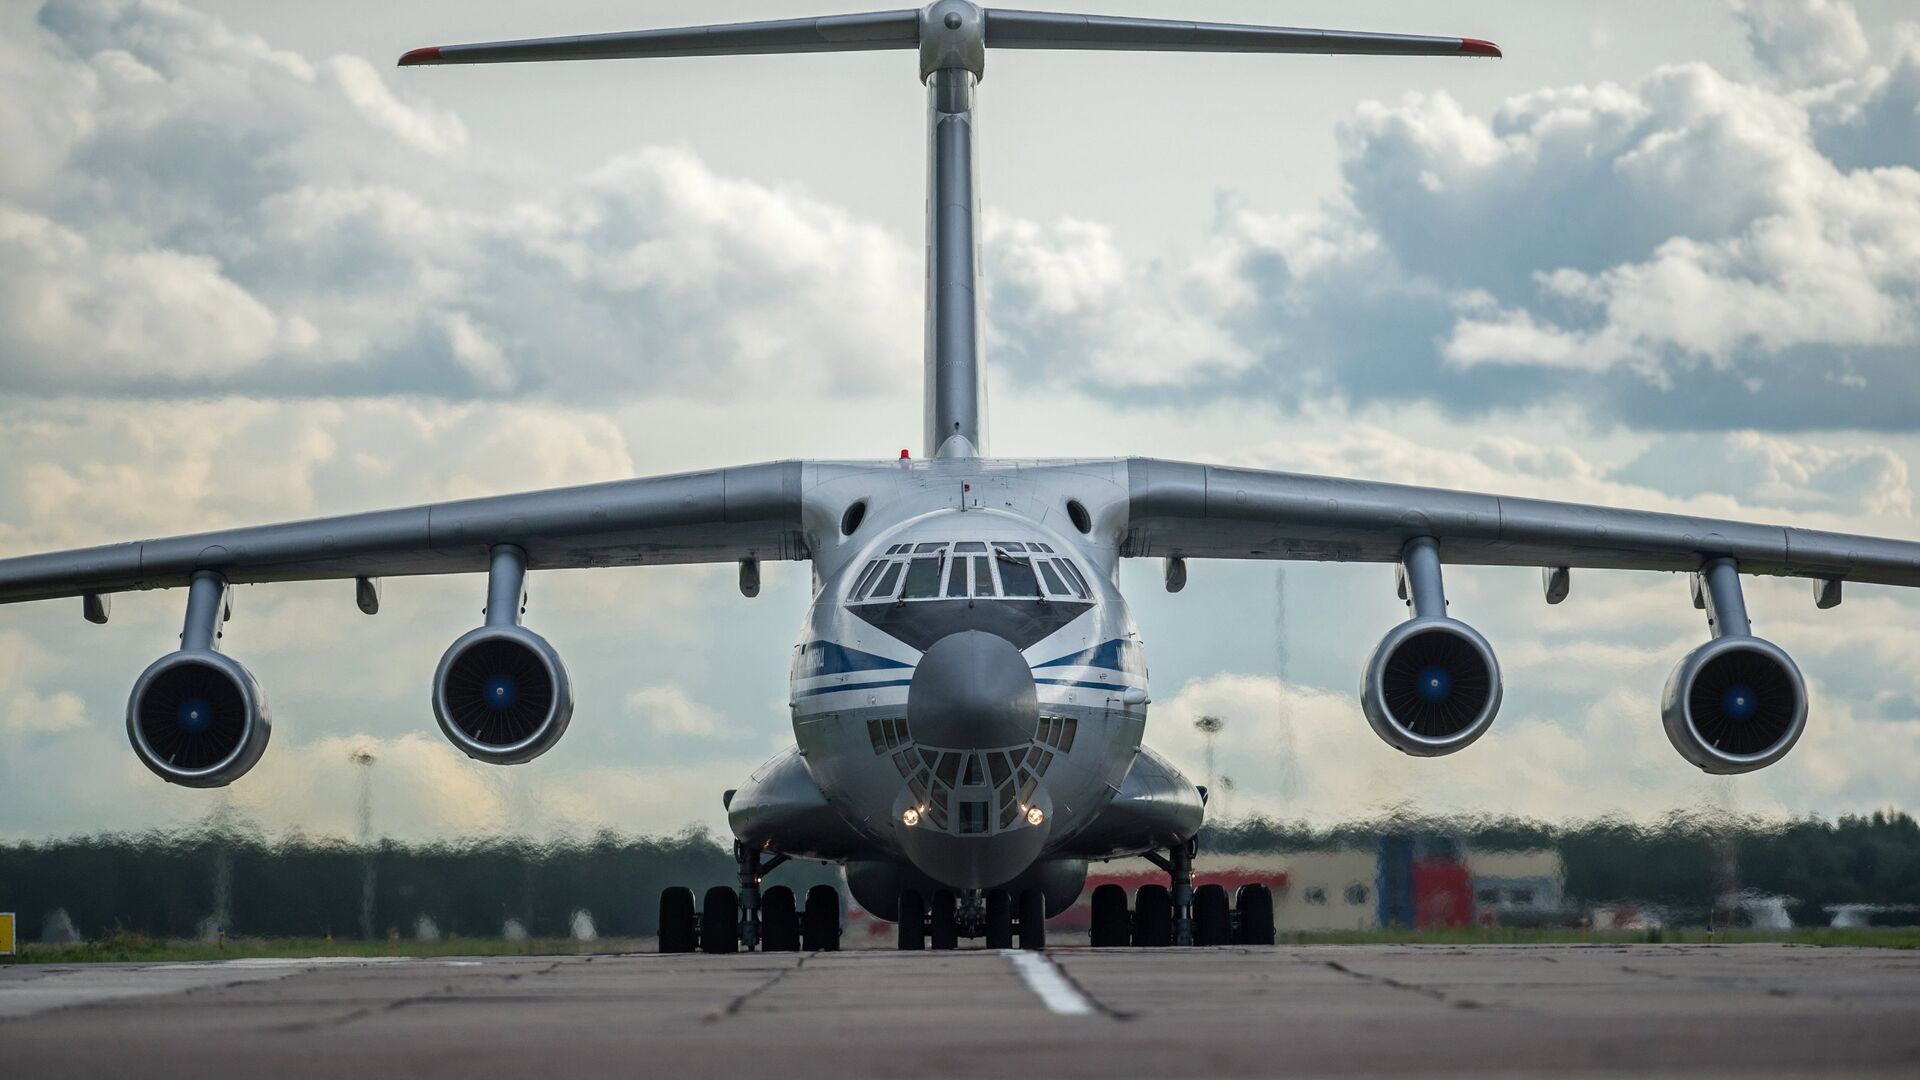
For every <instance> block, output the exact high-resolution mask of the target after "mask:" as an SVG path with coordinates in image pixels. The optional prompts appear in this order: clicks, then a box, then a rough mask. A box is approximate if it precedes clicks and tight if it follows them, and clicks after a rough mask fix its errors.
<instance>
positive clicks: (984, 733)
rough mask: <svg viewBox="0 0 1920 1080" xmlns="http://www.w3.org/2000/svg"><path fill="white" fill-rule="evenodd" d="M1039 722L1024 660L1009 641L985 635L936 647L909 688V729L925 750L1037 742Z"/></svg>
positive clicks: (951, 638)
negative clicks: (1037, 723) (1035, 732)
mask: <svg viewBox="0 0 1920 1080" xmlns="http://www.w3.org/2000/svg"><path fill="white" fill-rule="evenodd" d="M1039 718H1040V700H1039V698H1038V696H1037V695H1036V694H1035V692H1034V686H1033V670H1032V669H1031V668H1029V667H1028V666H1027V659H1026V657H1024V656H1022V655H1020V650H1019V649H1016V648H1014V647H1013V643H1012V642H1010V641H1008V640H1007V639H1006V638H1003V637H1000V636H999V635H997V634H989V633H986V632H985V631H981V630H963V631H961V632H960V633H957V634H949V635H948V636H946V637H944V638H941V639H940V640H939V641H936V642H934V643H933V647H932V648H930V649H928V650H927V651H926V652H925V653H924V654H922V656H921V657H920V664H919V666H918V667H916V668H914V672H913V682H912V683H911V684H910V685H909V686H908V687H907V728H908V730H909V731H910V732H911V734H912V737H913V741H914V742H916V743H919V744H920V745H922V746H938V747H945V748H951V749H955V750H972V749H980V748H984V747H996V746H1012V745H1014V744H1016V743H1023V742H1026V741H1027V740H1028V739H1031V738H1033V729H1034V724H1035V723H1036V722H1037V721H1038V720H1039Z"/></svg>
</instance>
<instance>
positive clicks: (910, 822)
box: [900, 806, 920, 829]
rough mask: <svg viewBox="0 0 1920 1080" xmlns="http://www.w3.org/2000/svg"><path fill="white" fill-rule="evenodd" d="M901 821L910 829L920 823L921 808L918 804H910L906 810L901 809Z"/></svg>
mask: <svg viewBox="0 0 1920 1080" xmlns="http://www.w3.org/2000/svg"><path fill="white" fill-rule="evenodd" d="M900 823H901V824H903V825H905V826H906V827H907V828H909V829H911V828H913V827H914V826H915V825H918V824H920V808H919V807H917V806H909V807H907V808H906V809H905V810H902V811H900Z"/></svg>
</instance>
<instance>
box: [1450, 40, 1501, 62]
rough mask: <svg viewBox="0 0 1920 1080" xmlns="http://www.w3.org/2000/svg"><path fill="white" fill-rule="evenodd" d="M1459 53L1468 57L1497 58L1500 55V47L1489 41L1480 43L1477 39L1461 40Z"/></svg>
mask: <svg viewBox="0 0 1920 1080" xmlns="http://www.w3.org/2000/svg"><path fill="white" fill-rule="evenodd" d="M1460 51H1461V52H1463V53H1465V54H1467V55H1468V56H1494V57H1497V56H1499V55H1500V46H1498V45H1495V44H1494V43H1493V42H1491V41H1481V40H1480V39H1479V38H1471V37H1470V38H1461V39H1460Z"/></svg>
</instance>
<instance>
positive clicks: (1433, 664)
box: [1360, 618, 1501, 757]
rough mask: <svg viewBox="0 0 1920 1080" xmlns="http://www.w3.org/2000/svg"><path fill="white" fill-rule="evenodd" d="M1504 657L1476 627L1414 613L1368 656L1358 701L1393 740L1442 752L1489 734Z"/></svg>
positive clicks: (1412, 749) (1405, 747)
mask: <svg viewBox="0 0 1920 1080" xmlns="http://www.w3.org/2000/svg"><path fill="white" fill-rule="evenodd" d="M1500 695H1501V683H1500V663H1499V661H1498V660H1497V659H1495V657H1494V655H1493V648H1492V646H1490V645H1488V644H1487V641H1486V639H1485V638H1483V637H1481V636H1480V635H1479V633H1478V632H1476V631H1475V630H1474V629H1473V628H1472V627H1470V626H1468V625H1467V624H1465V623H1462V622H1457V621H1455V620H1453V619H1432V618H1428V619H1414V620H1411V621H1409V622H1404V623H1401V624H1400V625H1399V626H1396V627H1394V628H1393V630H1392V631H1390V632H1389V633H1388V634H1387V636H1386V637H1385V638H1383V639H1382V640H1381V642H1380V644H1379V646H1378V647H1377V648H1375V649H1374V651H1373V656H1372V657H1371V658H1370V659H1369V660H1368V661H1367V668H1366V676H1365V682H1364V683H1363V685H1362V687H1361V693H1360V705H1361V708H1362V710H1363V711H1364V712H1365V713H1366V714H1367V723H1369V724H1370V725H1372V727H1373V730H1374V732H1375V734H1377V735H1379V736H1380V738H1382V739H1383V740H1385V741H1386V743H1387V745H1388V746H1391V747H1393V748H1394V749H1396V750H1399V751H1401V752H1403V753H1407V754H1412V755H1414V756H1416V757H1438V756H1439V755H1441V754H1451V753H1453V752H1454V751H1456V750H1459V749H1462V748H1464V747H1465V746H1467V745H1468V744H1470V743H1472V742H1473V741H1474V740H1475V739H1478V738H1479V737H1480V736H1482V735H1484V734H1486V731H1487V728H1488V727H1489V726H1491V725H1492V724H1493V718H1494V715H1495V714H1496V713H1498V712H1499V711H1500Z"/></svg>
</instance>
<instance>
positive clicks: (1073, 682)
mask: <svg viewBox="0 0 1920 1080" xmlns="http://www.w3.org/2000/svg"><path fill="white" fill-rule="evenodd" d="M1033 681H1034V682H1037V683H1039V684H1040V685H1042V686H1078V687H1082V688H1084V689H1087V690H1131V689H1133V687H1131V686H1122V685H1120V684H1118V683H1104V682H1081V681H1080V680H1078V679H1035V680H1033Z"/></svg>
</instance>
